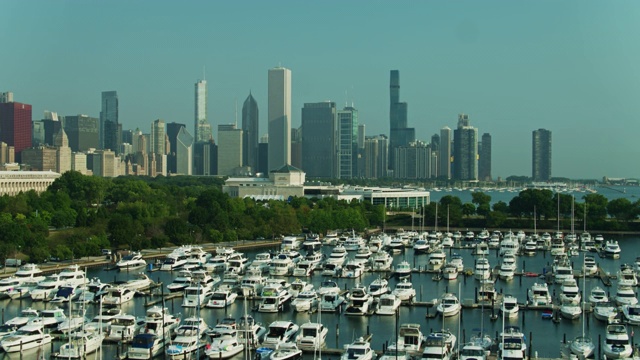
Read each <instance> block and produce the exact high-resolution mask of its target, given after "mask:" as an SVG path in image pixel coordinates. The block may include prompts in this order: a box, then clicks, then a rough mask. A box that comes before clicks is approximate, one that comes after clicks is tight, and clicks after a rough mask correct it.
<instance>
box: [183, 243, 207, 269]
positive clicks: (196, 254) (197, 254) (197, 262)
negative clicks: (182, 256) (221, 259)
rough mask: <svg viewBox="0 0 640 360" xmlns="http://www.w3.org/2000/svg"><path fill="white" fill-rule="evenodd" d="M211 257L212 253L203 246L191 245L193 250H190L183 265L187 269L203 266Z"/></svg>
mask: <svg viewBox="0 0 640 360" xmlns="http://www.w3.org/2000/svg"><path fill="white" fill-rule="evenodd" d="M210 258H211V254H210V253H208V252H206V251H204V249H203V248H202V246H197V245H191V251H190V252H189V257H188V258H187V263H186V264H184V266H183V267H184V268H185V269H197V268H202V266H203V265H204V264H206V263H207V261H209V259H210Z"/></svg>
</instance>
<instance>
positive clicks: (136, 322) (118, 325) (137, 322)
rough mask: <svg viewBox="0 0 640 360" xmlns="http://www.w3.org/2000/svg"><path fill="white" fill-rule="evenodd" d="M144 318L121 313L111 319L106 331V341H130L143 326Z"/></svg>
mask: <svg viewBox="0 0 640 360" xmlns="http://www.w3.org/2000/svg"><path fill="white" fill-rule="evenodd" d="M144 325H145V320H144V318H136V317H135V316H133V315H129V314H121V315H116V316H114V317H113V318H112V319H111V326H110V327H109V330H108V332H107V337H106V338H105V340H107V341H131V340H133V337H134V336H135V334H137V333H138V332H139V331H140V329H142V328H144Z"/></svg>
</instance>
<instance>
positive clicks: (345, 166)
mask: <svg viewBox="0 0 640 360" xmlns="http://www.w3.org/2000/svg"><path fill="white" fill-rule="evenodd" d="M337 118H338V120H337V123H338V124H337V130H338V134H337V137H336V140H337V142H338V143H337V148H338V149H337V150H338V152H337V155H338V159H337V161H336V165H337V174H336V178H338V179H351V178H353V177H354V174H355V173H356V169H357V165H358V163H357V156H358V110H356V109H355V108H353V107H350V106H348V107H345V108H344V109H342V110H340V111H338V114H337Z"/></svg>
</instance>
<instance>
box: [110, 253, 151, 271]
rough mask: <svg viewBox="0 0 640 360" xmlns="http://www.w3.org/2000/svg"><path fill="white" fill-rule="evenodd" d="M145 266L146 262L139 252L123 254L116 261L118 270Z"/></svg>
mask: <svg viewBox="0 0 640 360" xmlns="http://www.w3.org/2000/svg"><path fill="white" fill-rule="evenodd" d="M145 266H147V262H146V261H145V260H144V259H143V258H142V254H141V253H140V252H132V253H131V254H129V255H126V256H123V257H122V259H120V261H118V262H117V263H116V267H117V268H118V269H120V270H130V269H137V268H140V267H145Z"/></svg>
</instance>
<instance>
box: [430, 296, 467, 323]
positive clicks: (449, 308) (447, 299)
mask: <svg viewBox="0 0 640 360" xmlns="http://www.w3.org/2000/svg"><path fill="white" fill-rule="evenodd" d="M436 309H437V311H438V313H439V314H440V315H441V316H443V317H448V316H454V315H458V313H460V309H462V305H461V304H460V301H459V300H458V297H457V296H455V295H454V294H452V293H446V294H444V295H442V298H441V299H440V301H439V303H438V305H437V307H436Z"/></svg>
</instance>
